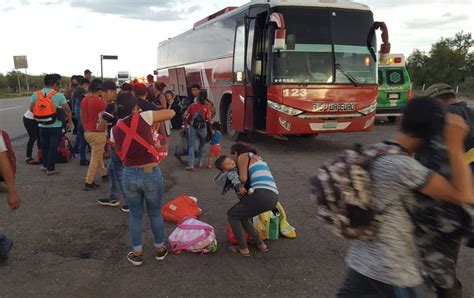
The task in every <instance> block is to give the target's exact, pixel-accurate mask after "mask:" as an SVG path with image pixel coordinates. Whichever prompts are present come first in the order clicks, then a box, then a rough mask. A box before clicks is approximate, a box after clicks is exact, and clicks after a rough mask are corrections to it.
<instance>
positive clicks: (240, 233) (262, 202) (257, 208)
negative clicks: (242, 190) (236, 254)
mask: <svg viewBox="0 0 474 298" xmlns="http://www.w3.org/2000/svg"><path fill="white" fill-rule="evenodd" d="M277 203H278V195H277V194H276V193H274V192H273V191H271V190H267V189H256V190H255V191H254V192H253V193H252V194H248V195H246V196H245V197H243V198H242V199H241V200H240V201H239V202H238V203H237V204H235V205H234V207H232V208H230V210H229V211H227V218H228V219H229V224H230V227H231V228H232V232H233V233H234V236H235V239H236V240H237V242H238V244H239V248H240V249H245V248H247V242H245V236H244V229H245V230H246V231H247V232H248V233H249V234H250V236H251V237H252V240H253V242H254V244H255V245H257V246H259V245H262V244H263V241H262V239H261V238H260V236H259V235H258V233H257V231H256V230H255V228H254V226H253V223H252V218H253V217H254V216H256V215H259V214H260V213H263V212H266V211H270V210H273V209H274V208H275V207H276V204H277Z"/></svg>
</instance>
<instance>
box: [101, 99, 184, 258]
mask: <svg viewBox="0 0 474 298" xmlns="http://www.w3.org/2000/svg"><path fill="white" fill-rule="evenodd" d="M139 111H140V109H139V107H138V101H137V98H136V97H135V96H133V95H132V94H130V93H128V92H124V93H120V94H119V95H118V96H117V117H118V118H119V119H120V120H119V121H118V122H117V124H116V125H115V127H114V128H113V129H112V132H111V137H110V139H111V142H112V144H113V146H115V149H116V150H117V152H120V153H119V155H120V157H121V159H122V163H123V167H124V168H123V172H122V186H123V191H124V194H125V198H126V200H127V202H128V204H129V208H130V214H129V229H130V237H131V242H132V246H133V251H131V252H129V253H128V254H127V260H128V261H129V262H130V263H132V264H133V265H135V266H140V265H142V264H143V248H142V230H143V227H142V222H143V214H144V212H145V210H144V204H145V205H146V210H147V213H148V216H149V218H150V225H151V230H152V232H153V237H154V246H155V251H156V256H155V259H156V260H158V261H162V260H164V259H165V257H166V255H167V254H168V250H167V249H166V246H165V230H164V222H163V217H162V215H161V199H162V196H163V176H162V174H161V170H160V167H159V165H160V159H159V152H158V151H157V150H156V149H155V146H154V140H153V134H152V126H153V125H155V124H157V123H160V122H163V121H166V120H170V119H171V118H173V116H174V114H175V113H174V111H172V110H161V111H151V110H150V111H146V112H141V113H140V112H139Z"/></svg>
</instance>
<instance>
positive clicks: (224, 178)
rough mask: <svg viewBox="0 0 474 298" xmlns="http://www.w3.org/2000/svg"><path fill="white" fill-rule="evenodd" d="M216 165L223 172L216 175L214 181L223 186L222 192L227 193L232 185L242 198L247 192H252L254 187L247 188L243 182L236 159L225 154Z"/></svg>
mask: <svg viewBox="0 0 474 298" xmlns="http://www.w3.org/2000/svg"><path fill="white" fill-rule="evenodd" d="M215 166H216V168H217V169H218V170H220V171H221V172H220V173H219V174H218V175H217V176H216V177H214V179H213V180H214V182H215V183H216V184H217V185H219V186H223V189H222V194H223V195H224V194H226V193H227V192H228V191H229V189H230V188H231V187H233V188H234V190H235V192H236V194H237V195H238V196H239V197H240V198H242V197H243V196H245V194H247V192H248V193H252V189H249V191H247V189H245V186H244V185H243V184H242V182H241V181H240V178H239V170H238V168H237V165H236V164H235V161H234V160H233V159H232V158H230V157H228V156H225V155H222V156H220V157H219V158H218V159H217V160H216V163H215Z"/></svg>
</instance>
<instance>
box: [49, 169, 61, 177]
mask: <svg viewBox="0 0 474 298" xmlns="http://www.w3.org/2000/svg"><path fill="white" fill-rule="evenodd" d="M59 173H60V172H59V171H58V170H52V171H46V175H48V176H53V175H57V174H59Z"/></svg>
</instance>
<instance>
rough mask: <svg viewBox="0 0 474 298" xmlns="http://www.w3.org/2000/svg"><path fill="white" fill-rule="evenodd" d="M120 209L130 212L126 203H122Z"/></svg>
mask: <svg viewBox="0 0 474 298" xmlns="http://www.w3.org/2000/svg"><path fill="white" fill-rule="evenodd" d="M120 210H122V211H123V212H130V208H128V205H123V206H122V208H120Z"/></svg>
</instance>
